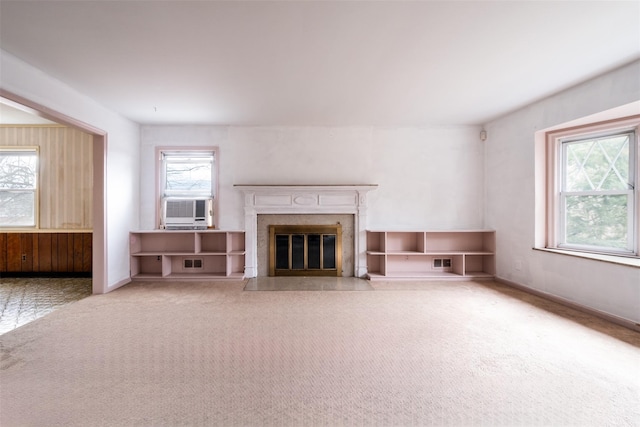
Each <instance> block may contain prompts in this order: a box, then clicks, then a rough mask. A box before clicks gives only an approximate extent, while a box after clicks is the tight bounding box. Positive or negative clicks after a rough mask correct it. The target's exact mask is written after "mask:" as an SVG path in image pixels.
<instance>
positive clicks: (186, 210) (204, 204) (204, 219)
mask: <svg viewBox="0 0 640 427" xmlns="http://www.w3.org/2000/svg"><path fill="white" fill-rule="evenodd" d="M162 225H163V226H164V228H166V229H167V230H206V229H207V228H209V227H212V226H213V199H211V198H193V199H188V198H179V197H167V198H165V199H164V200H163V202H162Z"/></svg>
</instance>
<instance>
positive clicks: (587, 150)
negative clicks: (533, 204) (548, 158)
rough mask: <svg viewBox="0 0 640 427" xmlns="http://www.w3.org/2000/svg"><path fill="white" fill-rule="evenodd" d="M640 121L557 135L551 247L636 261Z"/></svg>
mask: <svg viewBox="0 0 640 427" xmlns="http://www.w3.org/2000/svg"><path fill="white" fill-rule="evenodd" d="M638 125H640V118H635V120H621V121H616V122H613V123H607V124H599V125H594V126H592V127H589V126H587V127H582V128H579V129H575V130H573V131H571V130H569V131H565V132H558V133H557V134H556V136H555V137H552V138H551V141H550V143H551V144H552V149H553V150H554V151H555V153H554V158H555V176H554V177H553V179H552V180H551V182H552V183H553V185H554V186H555V188H554V194H553V200H554V203H552V204H551V207H552V209H553V212H552V216H553V221H552V224H553V225H554V227H553V228H552V230H551V233H552V234H553V235H552V236H551V239H550V241H551V242H552V244H551V245H550V246H551V247H555V248H558V249H567V250H576V251H584V252H593V253H605V254H613V255H620V256H634V257H637V256H638V254H639V252H638V250H639V247H638V246H639V244H640V242H639V240H640V230H639V227H640V224H639V222H640V221H639V219H638V214H639V212H638V211H639V210H640V200H639V199H640V197H639V190H638V181H639V179H638V175H639V172H638V168H639V166H640V165H639V160H638V158H639V156H640V153H639V150H640V147H639V145H640V143H639V135H638Z"/></svg>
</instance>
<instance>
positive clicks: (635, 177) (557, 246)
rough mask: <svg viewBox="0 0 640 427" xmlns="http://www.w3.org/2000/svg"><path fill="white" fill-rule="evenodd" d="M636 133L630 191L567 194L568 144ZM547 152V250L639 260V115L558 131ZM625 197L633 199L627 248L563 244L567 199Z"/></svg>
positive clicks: (548, 138) (552, 135) (632, 144)
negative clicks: (565, 171)
mask: <svg viewBox="0 0 640 427" xmlns="http://www.w3.org/2000/svg"><path fill="white" fill-rule="evenodd" d="M629 132H633V134H632V135H633V137H632V139H631V140H630V165H629V167H630V169H629V180H630V181H631V182H630V183H629V188H628V189H627V190H626V191H624V190H620V191H594V192H567V191H564V186H563V183H564V180H565V176H564V171H563V160H564V150H565V147H566V146H567V144H570V143H574V142H579V141H586V140H589V139H594V138H598V137H602V136H607V135H615V134H622V133H629ZM546 141H547V142H546V143H547V147H546V152H547V168H546V169H547V233H546V234H547V238H546V248H547V249H554V250H567V251H577V252H585V253H593V254H606V255H612V256H619V257H633V258H639V257H640V220H639V219H638V216H639V214H640V189H639V187H640V185H639V184H640V115H637V116H631V117H625V118H622V119H616V120H610V121H606V122H599V123H593V124H589V125H584V126H578V127H573V128H566V129H559V130H554V131H551V132H548V133H547V135H546ZM576 194H577V195H590V194H597V195H606V194H626V195H627V196H628V198H629V199H630V202H629V205H628V206H629V208H628V213H627V229H628V230H629V232H628V234H627V238H628V242H627V248H626V249H619V248H606V247H599V246H587V245H577V244H567V243H566V242H565V241H564V236H565V221H564V209H563V206H565V199H566V197H568V196H571V195H576Z"/></svg>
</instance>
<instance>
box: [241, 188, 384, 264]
mask: <svg viewBox="0 0 640 427" xmlns="http://www.w3.org/2000/svg"><path fill="white" fill-rule="evenodd" d="M234 187H235V188H237V189H238V190H240V191H242V192H243V193H244V196H245V197H244V201H245V204H244V213H245V239H246V242H245V245H246V251H247V252H246V260H245V261H246V266H245V277H256V276H257V273H258V259H257V258H258V255H257V252H258V231H257V228H258V215H260V214H276V215H277V214H282V215H287V214H310V215H313V214H353V215H354V227H355V230H354V231H355V233H354V242H353V244H354V254H355V257H354V264H355V265H354V268H355V271H354V275H355V276H357V277H364V276H365V275H366V274H367V264H366V263H367V259H366V226H367V193H368V192H369V191H373V190H375V189H377V188H378V186H377V185H376V184H354V185H352V184H346V185H262V184H259V185H234Z"/></svg>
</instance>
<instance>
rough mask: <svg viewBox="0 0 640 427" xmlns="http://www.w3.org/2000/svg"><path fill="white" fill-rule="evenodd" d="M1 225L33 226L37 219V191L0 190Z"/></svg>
mask: <svg viewBox="0 0 640 427" xmlns="http://www.w3.org/2000/svg"><path fill="white" fill-rule="evenodd" d="M0 225H2V226H7V227H32V226H34V225H36V221H35V192H33V191H2V190H0Z"/></svg>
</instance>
